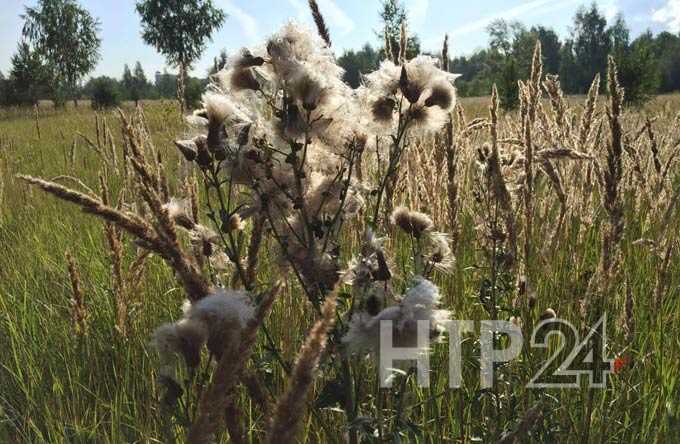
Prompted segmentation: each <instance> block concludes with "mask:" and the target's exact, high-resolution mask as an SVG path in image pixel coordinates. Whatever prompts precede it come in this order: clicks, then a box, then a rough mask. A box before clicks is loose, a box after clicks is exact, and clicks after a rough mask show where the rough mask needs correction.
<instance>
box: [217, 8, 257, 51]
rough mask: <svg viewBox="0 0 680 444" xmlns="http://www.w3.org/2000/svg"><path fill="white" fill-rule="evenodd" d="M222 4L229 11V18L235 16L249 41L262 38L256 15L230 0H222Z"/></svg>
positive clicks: (254, 41) (252, 41) (253, 41)
mask: <svg viewBox="0 0 680 444" xmlns="http://www.w3.org/2000/svg"><path fill="white" fill-rule="evenodd" d="M221 6H222V7H223V8H224V11H225V12H226V13H227V16H228V17H227V20H229V19H230V18H234V19H235V20H236V21H237V22H238V24H239V26H240V27H241V30H242V31H243V34H244V35H245V37H246V40H247V41H248V43H256V42H257V41H259V40H260V37H261V36H260V29H259V26H258V24H257V20H255V17H253V16H252V15H250V14H248V13H247V12H245V11H244V10H243V9H241V8H239V7H238V6H236V5H235V4H233V3H232V2H231V1H230V0H222V1H221Z"/></svg>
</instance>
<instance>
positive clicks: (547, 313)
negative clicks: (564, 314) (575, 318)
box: [541, 308, 557, 321]
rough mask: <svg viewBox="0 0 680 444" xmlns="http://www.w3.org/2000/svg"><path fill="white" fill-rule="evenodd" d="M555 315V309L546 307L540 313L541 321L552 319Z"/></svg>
mask: <svg viewBox="0 0 680 444" xmlns="http://www.w3.org/2000/svg"><path fill="white" fill-rule="evenodd" d="M556 317H557V313H555V310H553V309H552V308H548V309H546V310H545V311H544V312H543V313H542V314H541V321H544V320H546V319H553V318H556Z"/></svg>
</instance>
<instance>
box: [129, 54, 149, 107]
mask: <svg viewBox="0 0 680 444" xmlns="http://www.w3.org/2000/svg"><path fill="white" fill-rule="evenodd" d="M132 78H133V83H132V91H131V94H130V98H131V99H132V100H134V101H135V105H137V104H138V103H139V101H140V100H142V99H145V98H147V96H148V94H149V87H150V85H149V81H148V80H147V79H146V74H145V73H144V69H143V68H142V64H141V63H139V62H137V63H135V71H134V74H133V76H132Z"/></svg>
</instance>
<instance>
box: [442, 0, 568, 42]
mask: <svg viewBox="0 0 680 444" xmlns="http://www.w3.org/2000/svg"><path fill="white" fill-rule="evenodd" d="M578 1H579V0H532V1H530V2H526V3H522V4H521V5H519V6H515V7H514V8H510V9H507V10H505V11H499V12H497V13H496V14H493V15H488V16H486V17H483V18H481V19H479V20H475V21H473V22H471V23H468V24H467V25H465V26H461V27H460V28H457V29H456V30H454V31H451V32H450V33H449V36H450V37H459V36H462V35H465V34H470V33H473V32H476V31H481V30H483V29H484V28H486V27H487V26H488V25H489V24H490V23H491V22H493V21H494V20H497V19H504V20H513V19H516V18H525V17H529V16H532V15H538V14H544V13H546V12H550V11H552V10H555V9H558V8H561V7H563V6H566V5H569V4H571V3H576V2H578Z"/></svg>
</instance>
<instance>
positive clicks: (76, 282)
mask: <svg viewBox="0 0 680 444" xmlns="http://www.w3.org/2000/svg"><path fill="white" fill-rule="evenodd" d="M65 257H66V263H67V265H68V275H69V278H70V279H71V293H72V296H71V319H72V320H73V329H74V331H75V332H76V334H77V335H79V336H82V335H85V334H86V333H87V307H86V306H85V293H84V292H83V287H82V285H81V283H80V282H81V281H80V271H79V270H78V265H77V264H76V261H75V260H74V259H73V256H72V255H71V253H70V252H68V251H67V252H66V253H65Z"/></svg>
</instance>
